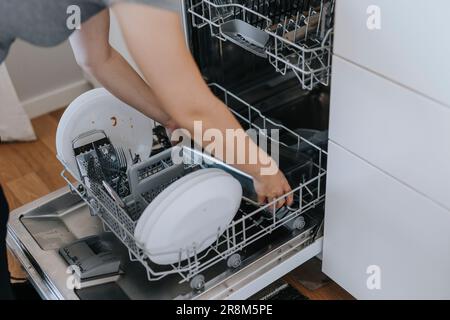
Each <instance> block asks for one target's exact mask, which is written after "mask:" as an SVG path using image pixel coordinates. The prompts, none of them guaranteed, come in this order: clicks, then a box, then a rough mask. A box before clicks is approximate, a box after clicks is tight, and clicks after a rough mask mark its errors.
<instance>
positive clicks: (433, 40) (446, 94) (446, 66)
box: [334, 0, 450, 106]
mask: <svg viewBox="0 0 450 320" xmlns="http://www.w3.org/2000/svg"><path fill="white" fill-rule="evenodd" d="M373 5H375V6H377V7H378V8H379V9H380V11H379V13H380V15H379V17H380V21H381V25H380V26H381V29H379V30H377V29H376V30H370V29H369V28H368V27H367V21H368V19H369V18H370V14H368V13H367V11H368V8H370V6H373ZM372 12H373V11H371V14H372ZM449 12H450V1H448V0H433V1H420V0H395V1H392V0H337V3H336V24H335V41H334V52H335V53H336V54H337V55H339V56H342V57H344V58H346V59H348V60H351V61H353V62H356V63H358V64H360V65H362V66H364V67H367V68H369V69H371V70H373V71H375V72H377V73H380V74H382V75H384V76H386V77H388V78H390V79H393V80H395V81H396V82H399V83H401V84H404V85H406V86H408V87H411V88H413V89H415V90H417V91H419V92H421V93H423V94H425V95H427V96H429V97H432V98H433V99H436V100H438V101H440V102H442V103H445V104H446V105H447V106H450V90H448V86H449V83H450V71H449V70H450V59H448V57H449V56H450V41H448V33H449V31H450V25H449V24H448V13H449Z"/></svg>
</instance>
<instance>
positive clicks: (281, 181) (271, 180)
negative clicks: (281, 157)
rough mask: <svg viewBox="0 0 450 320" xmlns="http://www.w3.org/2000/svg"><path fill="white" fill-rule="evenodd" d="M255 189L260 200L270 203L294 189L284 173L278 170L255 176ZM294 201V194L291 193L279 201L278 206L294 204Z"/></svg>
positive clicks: (260, 201)
mask: <svg viewBox="0 0 450 320" xmlns="http://www.w3.org/2000/svg"><path fill="white" fill-rule="evenodd" d="M253 181H254V186H255V191H256V193H257V194H258V202H259V203H261V204H263V203H270V202H272V201H274V200H275V199H278V198H279V197H281V196H283V195H285V194H286V193H289V192H290V191H292V189H291V186H290V185H289V182H288V181H287V179H286V177H285V176H284V174H283V173H282V172H281V171H280V170H278V171H277V173H276V174H274V175H259V176H257V177H256V178H255V177H254V178H253ZM293 202H294V195H293V194H292V193H291V194H290V195H288V196H287V197H285V198H281V199H279V200H278V201H277V205H276V208H277V209H278V208H281V207H282V206H284V205H288V206H290V205H292V203H293Z"/></svg>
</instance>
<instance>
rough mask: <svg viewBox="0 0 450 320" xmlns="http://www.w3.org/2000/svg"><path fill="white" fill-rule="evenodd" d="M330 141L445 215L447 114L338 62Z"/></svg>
mask: <svg viewBox="0 0 450 320" xmlns="http://www.w3.org/2000/svg"><path fill="white" fill-rule="evenodd" d="M331 91H332V95H331V101H332V107H331V111H330V112H331V115H330V118H331V120H330V139H331V140H332V141H335V142H337V143H338V144H340V145H342V146H344V147H345V148H347V149H349V150H351V151H352V152H354V153H356V154H357V155H358V156H360V157H362V158H364V159H365V160H367V161H368V162H370V163H372V164H373V165H375V166H376V167H378V168H381V169H382V170H383V171H386V172H387V173H388V174H390V175H392V176H393V177H395V178H397V179H399V180H400V181H402V182H404V183H406V184H407V185H409V186H410V187H412V188H414V189H416V190H417V191H419V192H421V193H423V194H425V195H426V196H428V197H430V198H431V199H433V200H434V201H437V202H439V203H441V204H443V205H444V206H445V207H447V209H450V197H449V193H448V191H449V190H450V165H449V159H450V108H447V107H445V106H443V105H440V104H438V103H436V102H434V101H432V100H430V99H427V98H425V97H424V96H422V95H420V94H417V93H415V92H413V91H410V90H408V89H406V88H405V87H402V86H400V85H397V84H395V83H393V82H391V81H387V80H386V79H384V78H383V77H380V76H378V75H376V74H373V73H370V72H368V71H367V70H365V69H363V68H361V67H358V66H357V65H355V64H352V63H349V62H347V61H345V60H343V59H341V58H339V57H334V60H333V86H332V88H331Z"/></svg>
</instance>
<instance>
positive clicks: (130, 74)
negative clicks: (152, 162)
mask: <svg viewBox="0 0 450 320" xmlns="http://www.w3.org/2000/svg"><path fill="white" fill-rule="evenodd" d="M180 2H181V1H180V0H133V1H127V0H22V1H17V0H0V63H1V62H2V61H3V60H4V59H5V57H6V55H7V53H8V50H9V47H10V45H11V44H12V42H13V41H14V39H15V38H22V39H24V40H26V41H29V42H31V43H34V44H36V45H44V46H51V45H56V44H58V43H60V42H62V41H63V40H65V39H66V38H68V37H70V43H71V45H72V48H73V51H74V53H75V57H76V60H77V62H78V63H79V65H80V66H81V67H82V68H83V69H84V70H86V71H87V72H89V73H91V74H92V75H93V76H94V77H95V78H97V80H98V81H99V82H100V83H101V84H102V85H103V86H104V87H105V88H106V89H108V90H109V91H110V92H111V93H112V94H114V95H115V96H117V97H118V98H119V99H121V100H122V101H124V102H126V103H127V104H129V105H131V106H133V107H135V108H136V109H138V110H139V111H141V112H142V113H144V114H146V115H147V116H149V117H150V118H152V119H154V120H156V121H158V122H159V123H161V124H163V125H164V126H166V127H167V128H169V129H174V128H178V127H180V128H185V129H187V130H188V131H189V132H190V133H191V136H193V137H194V133H193V132H194V121H199V120H201V121H202V128H203V130H207V129H218V130H220V131H221V132H222V133H223V136H224V137H225V136H226V135H225V130H227V129H235V132H236V134H237V138H238V139H245V140H246V141H247V144H246V145H247V146H246V148H245V150H242V151H241V150H236V151H238V152H245V159H249V153H250V150H257V149H255V148H253V147H254V146H253V145H252V144H253V142H251V140H250V139H249V138H248V137H247V135H246V134H245V132H244V131H243V130H240V129H241V126H240V125H239V123H238V121H237V120H236V119H235V118H234V117H233V115H232V114H231V112H230V111H229V110H228V108H227V107H226V106H225V105H224V104H223V103H222V102H221V101H220V100H219V99H217V98H216V97H215V96H214V95H213V94H212V93H211V91H210V90H209V88H208V86H207V85H206V83H205V82H204V80H203V78H202V76H201V74H200V71H199V70H198V68H197V66H196V64H195V61H194V59H193V57H192V56H191V54H190V52H189V50H188V48H187V47H186V44H185V39H184V33H183V30H182V25H181V19H180V16H179V13H178V12H177V11H176V10H177V9H178V7H179V6H180ZM73 5H76V6H78V8H79V9H80V13H81V22H82V23H83V24H82V25H81V29H77V30H72V29H73V28H70V26H69V24H68V23H67V21H68V19H69V18H70V16H69V15H68V14H67V12H70V10H69V11H68V8H69V7H71V8H73ZM108 7H111V8H112V9H113V11H114V13H115V14H116V16H117V18H118V21H119V24H120V27H121V30H122V33H123V35H124V38H125V40H126V43H127V46H128V49H129V51H130V53H131V55H132V57H133V59H134V60H135V61H136V63H137V64H138V66H139V68H140V70H141V71H142V73H143V76H144V78H145V81H144V80H143V79H142V78H141V77H140V76H139V75H138V74H137V73H136V72H135V71H134V70H133V69H132V68H131V66H130V65H129V64H128V63H127V62H126V61H125V59H124V58H123V57H122V56H121V55H120V54H119V53H117V52H116V51H115V50H114V49H113V48H112V47H111V46H110V45H109V43H108V39H109V11H108V10H107V9H108ZM73 14H76V11H73ZM75 20H76V19H75ZM196 142H197V143H198V144H201V145H203V146H205V143H204V142H203V141H196ZM229 145H233V148H235V146H234V145H235V144H234V143H233V144H229ZM226 146H227V143H226V141H225V143H224V150H223V153H222V154H229V151H231V152H232V153H231V152H230V153H231V154H234V155H236V154H237V152H234V151H235V150H227V147H226ZM228 148H230V147H228ZM227 160H228V161H229V160H230V159H227ZM232 162H233V163H236V161H233V159H232ZM273 165H274V161H273V160H272V159H271V158H270V156H268V155H267V154H266V153H265V152H263V151H261V150H259V154H258V161H257V163H256V164H249V163H243V164H238V165H235V166H236V167H238V168H239V169H240V170H242V171H244V172H246V173H248V174H249V175H251V176H252V177H253V180H254V185H255V190H256V192H257V194H258V199H259V201H260V202H261V203H264V202H268V201H272V200H275V199H278V198H280V197H282V196H283V195H284V194H286V193H288V192H290V191H291V188H290V186H289V184H288V182H287V180H286V178H285V177H284V175H283V174H282V173H281V172H280V171H279V170H275V172H274V173H273V174H271V175H264V174H262V171H263V170H262V169H263V168H264V167H270V166H271V167H273ZM1 201H2V206H3V209H2V212H1V214H2V219H1V220H2V226H0V228H1V234H0V236H1V239H0V241H1V243H2V247H1V248H0V249H1V250H2V251H1V255H2V257H1V259H2V262H1V263H2V268H5V266H4V263H5V259H6V258H5V253H4V251H5V245H4V238H5V228H6V225H5V221H6V218H5V217H6V216H7V207H6V202H5V201H6V200H5V199H3V198H2V199H1ZM292 201H293V199H292V195H290V196H288V197H287V198H286V199H284V198H281V199H280V200H279V201H278V202H277V206H278V207H281V206H283V205H284V204H288V205H289V204H291V203H292ZM3 271H4V270H3V269H2V273H3ZM6 271H7V270H6ZM6 271H5V272H6ZM3 276H4V275H3ZM0 281H5V280H4V279H0ZM4 287H5V284H4V282H2V283H0V295H1V294H3V296H1V297H0V298H7V297H9V296H10V295H9V293H8V292H7V291H8V290H5V292H2V291H3V289H1V288H4Z"/></svg>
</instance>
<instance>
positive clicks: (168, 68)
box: [113, 3, 293, 206]
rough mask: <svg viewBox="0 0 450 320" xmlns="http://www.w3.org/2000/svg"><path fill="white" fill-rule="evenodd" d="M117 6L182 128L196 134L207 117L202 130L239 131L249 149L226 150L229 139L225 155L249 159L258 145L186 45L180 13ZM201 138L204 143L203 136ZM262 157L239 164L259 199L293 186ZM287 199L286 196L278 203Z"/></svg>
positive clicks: (146, 70) (130, 41) (131, 44)
mask: <svg viewBox="0 0 450 320" xmlns="http://www.w3.org/2000/svg"><path fill="white" fill-rule="evenodd" d="M113 9H114V11H115V13H116V15H117V17H118V20H119V23H120V25H121V28H122V31H123V34H124V36H125V40H126V42H127V45H128V48H129V50H130V53H131V54H132V56H133V58H134V60H135V61H136V63H137V64H138V65H139V68H140V70H141V71H142V72H143V74H144V77H145V78H146V80H147V82H148V83H149V85H150V87H151V88H152V89H153V92H154V94H155V96H156V98H157V99H158V101H160V102H161V107H162V108H163V109H164V112H166V113H167V114H168V115H169V116H170V117H171V118H172V119H173V120H174V121H175V122H176V123H177V124H178V125H179V126H180V127H182V128H185V129H187V130H189V132H190V133H191V135H192V137H194V122H195V121H201V122H202V128H203V130H207V129H218V130H220V131H221V132H222V134H223V137H226V134H225V132H226V130H227V129H232V130H234V132H235V134H236V135H237V136H238V139H241V141H242V139H244V140H247V143H246V146H247V148H246V149H245V150H226V148H227V147H228V148H230V146H232V145H233V147H234V145H235V144H234V143H233V144H231V143H227V141H225V143H224V150H223V153H222V154H223V155H225V154H229V153H231V152H233V153H232V154H235V155H236V154H237V153H238V152H245V155H246V159H249V157H248V155H249V153H250V150H252V149H253V150H258V148H256V147H255V148H253V146H252V144H253V142H252V141H251V140H250V139H249V138H248V136H247V135H246V134H245V132H244V131H243V130H242V128H241V126H240V124H239V123H238V121H237V120H236V119H235V118H234V116H233V115H232V113H231V112H230V111H229V110H228V108H227V106H225V105H224V104H223V103H222V101H220V100H219V99H218V98H216V97H215V96H214V95H213V94H212V92H211V91H210V89H209V87H208V86H207V85H206V83H205V81H204V80H203V78H202V76H201V73H200V71H199V69H198V67H197V65H196V64H195V61H194V59H193V57H192V55H191V53H190V52H189V50H188V48H187V46H186V42H185V39H184V34H183V30H182V25H181V19H180V17H179V15H178V14H176V13H173V12H169V11H165V10H162V9H156V8H152V7H150V6H147V5H142V4H131V3H120V4H116V5H115V6H114V7H113ZM194 138H195V137H194ZM224 140H225V139H224ZM196 142H197V143H199V144H201V145H203V146H205V143H204V141H196ZM227 151H228V152H229V153H227ZM230 151H231V152H230ZM222 160H225V159H222ZM226 160H229V159H226ZM258 160H259V162H258V163H257V164H248V163H247V164H246V163H244V164H238V165H235V166H236V167H238V168H239V169H240V170H242V171H244V172H246V173H248V174H250V175H251V176H252V177H253V178H254V181H255V188H256V191H257V193H258V196H259V200H260V201H271V200H273V199H276V198H278V197H281V196H282V195H283V194H285V193H287V192H289V191H291V188H290V186H289V184H288V182H287V180H286V178H285V177H284V175H283V174H282V173H281V172H280V171H279V170H278V169H277V170H276V172H275V173H274V174H272V175H264V174H262V168H263V167H267V166H268V165H267V164H268V163H270V165H274V161H273V160H272V159H271V158H270V157H269V156H268V155H267V154H266V153H265V152H262V151H261V150H260V151H259V157H258ZM234 163H236V161H234V162H233V164H234ZM292 198H293V197H292V195H291V196H289V197H288V199H287V202H288V204H291V203H292V201H293V199H292ZM284 202H285V201H284V200H281V201H280V202H279V203H278V206H281V205H283V204H284Z"/></svg>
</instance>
